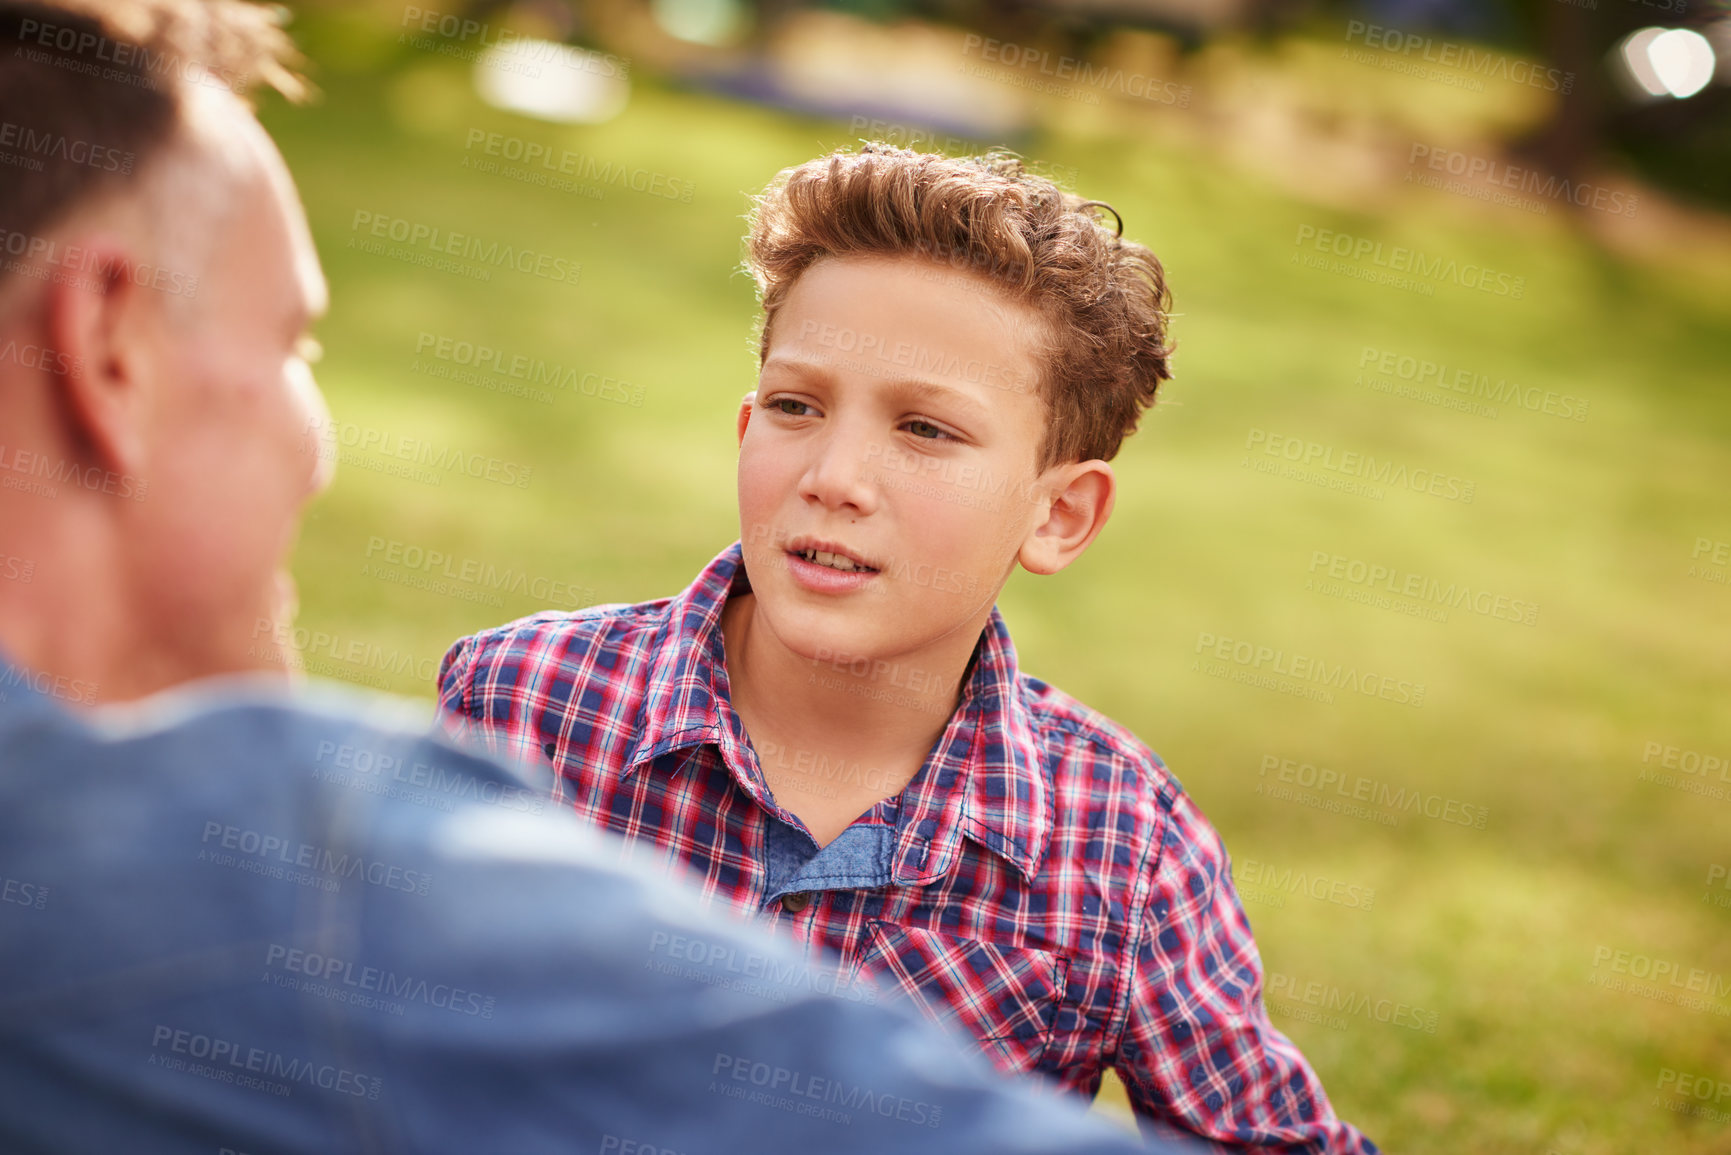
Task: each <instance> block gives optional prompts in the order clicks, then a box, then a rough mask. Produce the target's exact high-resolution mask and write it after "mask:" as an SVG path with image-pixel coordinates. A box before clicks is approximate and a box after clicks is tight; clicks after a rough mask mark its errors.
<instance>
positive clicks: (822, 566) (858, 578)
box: [784, 537, 878, 592]
mask: <svg viewBox="0 0 1731 1155" xmlns="http://www.w3.org/2000/svg"><path fill="white" fill-rule="evenodd" d="M784 554H786V558H788V570H789V573H793V577H795V580H796V582H798V584H800V585H805V587H807V589H810V590H814V592H845V590H852V589H857V587H860V585H862V584H865V582H867V580H869V578H872V577H876V573H878V566H874V565H872V563H871V561H867V559H865V558H860V556H859V554H853V552H848V551H846V549H845V547H843V545H841V544H840V542H829V540H822V539H817V537H796V539H793V540H789V542H788V545H786V549H784Z"/></svg>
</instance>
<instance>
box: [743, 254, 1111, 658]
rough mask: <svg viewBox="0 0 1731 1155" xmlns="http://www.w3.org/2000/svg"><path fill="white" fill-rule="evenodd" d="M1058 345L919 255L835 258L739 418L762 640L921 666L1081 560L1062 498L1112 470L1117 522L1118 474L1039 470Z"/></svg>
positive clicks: (776, 334)
mask: <svg viewBox="0 0 1731 1155" xmlns="http://www.w3.org/2000/svg"><path fill="white" fill-rule="evenodd" d="M1046 332H1047V323H1046V321H1045V320H1044V319H1043V318H1042V317H1041V316H1040V315H1039V314H1038V313H1037V312H1036V311H1035V310H1034V309H1033V308H1032V307H1030V306H1028V305H1026V304H1023V303H1021V302H1018V301H1016V300H1014V299H1013V298H1011V297H1009V296H1008V295H1006V294H1005V293H1003V292H1002V291H1001V290H999V289H998V288H997V287H996V286H995V285H993V284H992V283H991V282H989V281H986V280H984V279H983V278H980V277H977V276H974V275H971V274H966V273H958V272H955V271H953V270H950V269H947V268H945V267H943V266H941V265H938V264H935V263H929V262H926V261H922V260H919V259H917V258H888V257H844V258H826V259H823V260H820V261H818V262H817V263H816V264H814V265H812V266H811V267H810V268H809V269H807V270H806V272H805V273H804V274H802V275H801V276H800V278H799V280H798V281H797V282H795V284H794V286H793V288H792V289H791V290H790V292H789V293H788V295H787V297H786V299H785V301H784V303H783V304H782V307H781V308H780V310H779V311H778V313H777V315H776V317H775V321H774V324H773V326H772V328H771V334H770V336H771V340H770V344H769V347H768V350H767V353H766V356H765V359H764V364H763V368H762V371H761V373H760V376H759V379H758V387H757V390H756V392H755V393H754V394H748V395H747V397H746V399H745V402H744V404H743V405H742V406H741V409H740V414H739V435H740V455H739V512H740V536H741V538H742V540H743V542H744V554H745V564H746V569H747V572H748V573H749V574H750V576H751V583H752V589H753V592H754V593H755V595H756V600H757V609H756V612H755V614H754V618H755V620H756V621H757V622H758V623H759V625H760V626H763V627H767V628H768V629H769V630H770V631H771V632H772V633H774V634H775V635H776V636H777V638H778V639H779V640H780V641H781V642H782V644H783V645H785V646H786V647H787V648H788V649H790V650H792V651H793V652H795V653H798V654H800V655H801V656H804V657H807V658H823V659H831V660H833V659H835V658H837V657H841V656H843V655H845V656H846V658H845V659H844V660H849V659H855V658H860V657H869V658H872V659H879V658H887V657H892V656H894V655H898V654H910V653H914V652H917V651H920V650H922V649H925V648H927V647H931V646H941V644H942V643H943V642H944V640H946V639H948V640H951V641H952V642H956V641H959V640H960V638H958V637H957V631H963V630H966V631H968V632H967V633H966V635H965V640H966V643H967V644H968V645H969V646H971V645H972V642H973V640H974V637H975V636H976V635H977V633H978V630H979V628H980V625H981V624H982V622H983V620H984V617H985V615H986V614H987V612H988V611H989V609H990V607H991V605H992V602H993V601H994V600H995V598H996V597H997V594H998V591H999V589H1000V588H1001V587H1002V586H1003V584H1004V582H1005V580H1006V579H1007V578H1008V577H1009V575H1010V572H1011V570H1012V569H1013V567H1014V566H1015V565H1016V563H1017V561H1018V559H1020V560H1021V561H1022V563H1023V564H1024V565H1026V566H1027V567H1028V568H1030V569H1034V570H1038V571H1040V572H1051V571H1052V570H1053V569H1055V568H1060V567H1061V565H1062V564H1064V563H1066V562H1067V561H1068V560H1069V557H1068V556H1066V557H1064V558H1063V559H1062V560H1061V561H1058V562H1056V564H1054V563H1053V561H1052V557H1051V554H1052V551H1051V548H1050V542H1048V541H1047V540H1045V539H1046V538H1048V537H1050V535H1051V531H1052V527H1051V522H1052V520H1053V519H1052V518H1051V516H1050V514H1049V513H1048V507H1049V505H1050V497H1051V495H1052V493H1053V492H1055V491H1058V492H1061V491H1063V490H1064V489H1065V483H1066V481H1067V479H1068V478H1070V477H1071V476H1073V475H1074V473H1075V471H1076V470H1078V469H1082V468H1089V469H1093V470H1094V472H1098V471H1100V470H1104V471H1105V473H1106V476H1107V478H1108V481H1107V493H1106V496H1105V502H1104V504H1105V506H1106V507H1107V509H1108V510H1109V507H1110V481H1109V478H1110V468H1109V467H1108V466H1106V465H1105V464H1104V463H1103V462H1093V463H1087V466H1086V467H1084V466H1078V465H1076V464H1070V465H1067V466H1065V465H1060V466H1054V467H1052V468H1051V469H1048V470H1046V471H1043V472H1039V471H1036V469H1035V464H1036V458H1037V454H1038V450H1039V446H1040V443H1041V440H1042V437H1043V435H1044V433H1045V427H1046V421H1047V412H1046V405H1045V402H1044V401H1043V400H1042V399H1041V397H1040V396H1039V394H1038V393H1037V391H1036V386H1035V382H1036V381H1037V380H1038V375H1039V371H1040V368H1041V361H1040V357H1039V349H1040V346H1039V344H1038V342H1039V341H1040V340H1041V339H1042V338H1043V337H1044V335H1045V333H1046ZM1054 486H1055V490H1054ZM1096 504H1098V503H1096ZM1105 512H1106V510H1100V511H1099V513H1100V515H1101V516H1100V520H1101V521H1103V520H1104V513H1105ZM1086 536H1087V537H1088V538H1089V539H1091V538H1092V536H1093V534H1092V532H1089V533H1088V534H1087V535H1086ZM1081 544H1082V545H1085V544H1086V543H1085V542H1083V543H1081ZM814 551H821V552H820V553H816V554H815V555H814ZM1074 552H1076V553H1079V552H1080V548H1077V549H1076V550H1075V551H1074ZM830 553H839V554H842V555H845V556H844V558H842V559H840V560H838V561H831V560H830V559H828V558H826V557H825V556H823V555H826V554H830ZM838 566H839V568H838Z"/></svg>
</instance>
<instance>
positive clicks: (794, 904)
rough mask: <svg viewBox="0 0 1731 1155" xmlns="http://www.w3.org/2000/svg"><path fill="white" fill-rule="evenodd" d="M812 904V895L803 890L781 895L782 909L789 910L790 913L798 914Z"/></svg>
mask: <svg viewBox="0 0 1731 1155" xmlns="http://www.w3.org/2000/svg"><path fill="white" fill-rule="evenodd" d="M810 905H811V895H809V894H807V893H806V892H805V891H803V890H802V891H800V892H799V893H797V894H784V895H782V896H781V909H783V910H785V911H787V913H789V914H798V913H799V912H800V911H802V910H804V909H805V908H806V907H808V906H810Z"/></svg>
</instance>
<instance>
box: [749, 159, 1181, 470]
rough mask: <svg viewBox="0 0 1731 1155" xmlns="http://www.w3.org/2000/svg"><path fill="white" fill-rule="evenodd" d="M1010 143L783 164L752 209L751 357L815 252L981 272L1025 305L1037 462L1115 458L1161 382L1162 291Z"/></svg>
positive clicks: (1158, 273)
mask: <svg viewBox="0 0 1731 1155" xmlns="http://www.w3.org/2000/svg"><path fill="white" fill-rule="evenodd" d="M1101 209H1104V210H1105V211H1106V212H1110V213H1112V215H1113V216H1114V217H1116V216H1117V213H1116V212H1115V211H1114V210H1113V209H1112V208H1111V207H1110V206H1108V205H1104V204H1102V203H1101V202H1098V201H1087V200H1084V199H1082V198H1081V197H1079V196H1077V195H1075V194H1074V193H1068V192H1065V191H1064V190H1062V189H1060V188H1059V187H1058V186H1057V185H1055V184H1053V183H1052V182H1051V181H1049V180H1047V179H1045V178H1044V177H1041V176H1037V175H1035V174H1033V173H1031V172H1029V171H1027V169H1026V168H1025V167H1024V166H1023V164H1022V161H1021V160H1020V158H1018V157H1017V156H1015V155H1014V154H1012V153H1008V152H1001V151H997V152H991V153H988V154H986V155H984V156H977V157H965V158H958V157H950V156H944V155H941V154H937V153H922V152H913V151H910V150H907V149H902V148H896V147H893V146H891V145H887V144H883V143H879V142H872V143H868V144H865V145H862V146H861V147H860V148H859V149H858V150H857V151H847V150H840V151H837V152H834V153H831V154H830V155H828V156H823V157H818V158H817V159H815V160H810V161H807V162H805V163H804V164H801V165H796V166H794V167H792V168H787V169H783V170H782V171H781V172H780V173H778V174H776V177H775V179H774V180H773V181H772V182H770V185H769V187H768V188H767V189H765V190H764V191H763V192H762V193H761V194H760V195H759V196H757V197H756V198H755V201H754V203H753V207H752V212H751V215H750V231H749V233H748V234H747V237H746V256H745V266H746V269H747V270H748V271H749V272H750V273H751V275H752V276H753V278H754V279H755V280H756V282H757V289H758V299H759V301H760V302H761V304H762V306H763V317H762V328H761V331H760V333H759V337H758V362H759V364H761V363H762V362H763V359H764V358H765V357H766V356H767V355H768V352H769V339H770V331H771V328H772V326H773V325H774V323H775V314H776V310H778V309H779V308H780V307H781V305H782V303H783V302H784V301H786V299H787V294H788V292H789V291H790V290H791V289H792V288H793V285H794V283H795V282H796V281H798V279H799V276H800V274H801V273H803V272H805V270H806V269H808V268H809V267H810V266H811V265H812V263H813V262H815V261H817V260H819V259H820V258H823V257H842V256H912V257H921V258H925V259H928V260H931V261H935V262H939V263H941V264H942V265H946V266H948V267H950V268H953V269H956V270H959V271H962V272H964V273H969V274H978V275H980V276H983V277H985V278H986V279H988V280H990V281H991V282H992V283H994V284H996V285H997V286H999V287H1000V288H1002V289H1004V290H1005V291H1007V292H1008V293H1009V294H1010V295H1011V296H1012V297H1013V298H1015V299H1017V300H1020V301H1024V302H1026V303H1028V304H1030V305H1032V306H1033V307H1034V308H1035V309H1036V310H1037V311H1038V312H1039V313H1040V314H1041V315H1042V316H1044V317H1045V318H1046V319H1047V321H1048V323H1049V329H1050V332H1049V333H1048V334H1046V335H1044V339H1043V340H1040V341H1039V342H1038V344H1037V348H1039V349H1040V350H1041V352H1042V355H1043V365H1042V368H1043V370H1044V372H1043V374H1042V376H1041V379H1040V381H1039V384H1038V391H1039V393H1040V395H1041V397H1042V398H1043V399H1044V400H1045V402H1046V406H1047V411H1048V413H1049V414H1050V418H1051V420H1050V423H1049V425H1048V427H1047V430H1046V435H1045V437H1044V438H1043V439H1042V442H1041V445H1040V447H1039V452H1038V454H1037V457H1038V468H1040V469H1045V468H1046V467H1048V466H1050V465H1053V464H1056V463H1059V462H1069V461H1088V460H1093V459H1096V458H1098V459H1100V460H1110V459H1111V458H1112V457H1113V456H1114V455H1116V454H1117V452H1118V448H1119V446H1120V445H1121V444H1122V443H1123V440H1124V438H1125V437H1126V436H1128V435H1129V434H1131V433H1133V432H1134V431H1135V429H1136V423H1137V421H1138V419H1139V418H1140V417H1141V414H1142V410H1144V409H1146V408H1147V407H1148V406H1150V405H1152V404H1154V395H1155V392H1156V390H1158V389H1159V386H1160V382H1162V381H1165V380H1168V379H1170V377H1171V375H1172V374H1171V369H1170V367H1169V364H1168V360H1169V358H1170V357H1171V354H1172V346H1171V344H1170V343H1169V342H1168V339H1167V331H1166V329H1167V317H1168V315H1169V310H1170V308H1171V294H1170V292H1169V291H1168V289H1167V287H1166V274H1165V270H1164V269H1162V268H1161V266H1160V261H1159V259H1158V258H1156V257H1155V256H1154V254H1153V253H1152V252H1150V251H1149V250H1148V249H1147V248H1146V247H1144V246H1142V245H1139V244H1136V243H1135V242H1133V241H1126V240H1123V239H1121V238H1120V237H1119V236H1118V235H1116V234H1115V233H1114V231H1113V230H1112V229H1111V228H1108V227H1106V226H1104V225H1102V224H1101V223H1100V221H1099V219H1098V218H1097V216H1096V212H1097V210H1101Z"/></svg>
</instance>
